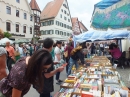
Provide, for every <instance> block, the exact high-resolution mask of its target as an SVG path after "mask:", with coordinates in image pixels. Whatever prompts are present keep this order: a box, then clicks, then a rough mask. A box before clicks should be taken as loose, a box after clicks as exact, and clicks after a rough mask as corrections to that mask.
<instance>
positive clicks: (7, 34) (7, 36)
mask: <svg viewBox="0 0 130 97" xmlns="http://www.w3.org/2000/svg"><path fill="white" fill-rule="evenodd" d="M11 36H12V35H11V34H10V33H9V32H4V37H6V38H10V37H11Z"/></svg>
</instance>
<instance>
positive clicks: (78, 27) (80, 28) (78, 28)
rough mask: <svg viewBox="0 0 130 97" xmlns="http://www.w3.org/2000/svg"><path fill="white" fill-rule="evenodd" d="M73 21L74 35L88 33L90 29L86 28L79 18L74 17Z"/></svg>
mask: <svg viewBox="0 0 130 97" xmlns="http://www.w3.org/2000/svg"><path fill="white" fill-rule="evenodd" d="M71 20H72V30H73V32H74V35H79V34H81V33H84V32H87V31H88V29H87V28H86V27H85V26H84V24H83V23H82V22H80V21H79V20H78V18H77V17H73V18H72V19H71Z"/></svg>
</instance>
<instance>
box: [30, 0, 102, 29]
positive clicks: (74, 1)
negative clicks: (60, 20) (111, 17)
mask: <svg viewBox="0 0 130 97" xmlns="http://www.w3.org/2000/svg"><path fill="white" fill-rule="evenodd" d="M28 1H29V2H30V1H31V0H28ZM36 1H37V3H38V5H39V7H40V9H41V10H43V9H44V7H45V6H46V4H47V3H48V2H50V1H52V0H36ZM99 1H101V0H68V4H69V9H70V13H71V17H78V19H79V21H82V22H83V23H84V25H85V26H86V27H87V28H88V29H89V30H91V28H90V20H91V16H92V13H93V9H94V4H96V3H98V2H99Z"/></svg>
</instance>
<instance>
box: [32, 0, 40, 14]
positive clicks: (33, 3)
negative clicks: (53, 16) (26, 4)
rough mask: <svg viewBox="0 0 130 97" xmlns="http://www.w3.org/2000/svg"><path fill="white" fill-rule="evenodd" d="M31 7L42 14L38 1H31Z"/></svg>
mask: <svg viewBox="0 0 130 97" xmlns="http://www.w3.org/2000/svg"><path fill="white" fill-rule="evenodd" d="M30 7H31V9H32V10H37V11H40V12H41V10H40V8H39V6H38V4H37V2H36V0H31V2H30Z"/></svg>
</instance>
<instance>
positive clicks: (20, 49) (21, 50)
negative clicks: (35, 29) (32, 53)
mask: <svg viewBox="0 0 130 97" xmlns="http://www.w3.org/2000/svg"><path fill="white" fill-rule="evenodd" d="M18 52H19V53H20V57H23V48H21V47H18Z"/></svg>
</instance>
